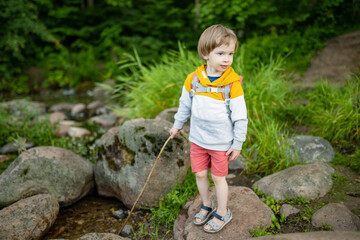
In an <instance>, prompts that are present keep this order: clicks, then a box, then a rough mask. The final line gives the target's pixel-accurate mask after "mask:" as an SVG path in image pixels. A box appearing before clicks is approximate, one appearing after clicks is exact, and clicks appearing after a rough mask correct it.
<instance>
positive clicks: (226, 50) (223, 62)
mask: <svg viewBox="0 0 360 240" xmlns="http://www.w3.org/2000/svg"><path fill="white" fill-rule="evenodd" d="M234 52H235V42H233V41H232V42H230V44H229V45H221V46H220V47H217V48H215V49H213V50H212V51H211V52H210V53H209V55H207V56H204V60H205V61H206V64H207V68H206V73H207V75H208V76H212V77H216V76H221V75H222V74H223V73H224V72H225V71H226V69H228V68H229V67H230V66H231V64H232V62H233V57H234Z"/></svg>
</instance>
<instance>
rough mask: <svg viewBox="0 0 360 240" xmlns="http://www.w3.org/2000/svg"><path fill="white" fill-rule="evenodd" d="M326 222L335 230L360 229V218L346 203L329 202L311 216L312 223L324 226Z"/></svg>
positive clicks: (316, 225)
mask: <svg viewBox="0 0 360 240" xmlns="http://www.w3.org/2000/svg"><path fill="white" fill-rule="evenodd" d="M324 223H326V224H327V225H330V226H331V229H332V230H334V231H357V230H360V219H359V217H358V216H356V215H355V214H353V213H352V212H351V211H350V210H349V209H348V208H347V207H346V206H345V204H344V203H329V204H327V205H325V206H324V207H322V208H320V209H319V210H318V211H316V212H315V213H314V214H313V216H312V217H311V224H312V225H314V226H315V227H323V226H324Z"/></svg>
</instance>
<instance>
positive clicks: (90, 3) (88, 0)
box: [87, 0, 95, 8]
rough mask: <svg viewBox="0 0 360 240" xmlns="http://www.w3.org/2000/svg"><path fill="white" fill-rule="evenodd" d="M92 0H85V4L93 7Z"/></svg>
mask: <svg viewBox="0 0 360 240" xmlns="http://www.w3.org/2000/svg"><path fill="white" fill-rule="evenodd" d="M94 1H95V0H87V6H88V7H89V8H92V7H94Z"/></svg>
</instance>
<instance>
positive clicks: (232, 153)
mask: <svg viewBox="0 0 360 240" xmlns="http://www.w3.org/2000/svg"><path fill="white" fill-rule="evenodd" d="M240 152H241V150H235V149H232V148H230V149H229V151H227V152H226V156H229V155H230V158H229V161H234V160H235V159H237V158H238V156H239V155H240Z"/></svg>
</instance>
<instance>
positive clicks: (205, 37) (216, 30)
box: [198, 24, 238, 61]
mask: <svg viewBox="0 0 360 240" xmlns="http://www.w3.org/2000/svg"><path fill="white" fill-rule="evenodd" d="M232 41H233V42H235V50H236V49H237V47H238V40H237V37H236V35H235V33H234V31H233V30H231V29H229V28H227V27H225V26H223V25H221V24H216V25H212V26H210V27H208V28H207V29H205V31H204V32H203V33H202V34H201V36H200V39H199V42H198V53H199V56H200V57H201V58H202V60H204V61H205V59H204V56H208V55H209V54H210V52H211V51H212V50H214V49H215V48H217V47H220V46H221V45H229V44H230V43H231V42H232ZM235 50H234V51H235Z"/></svg>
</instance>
